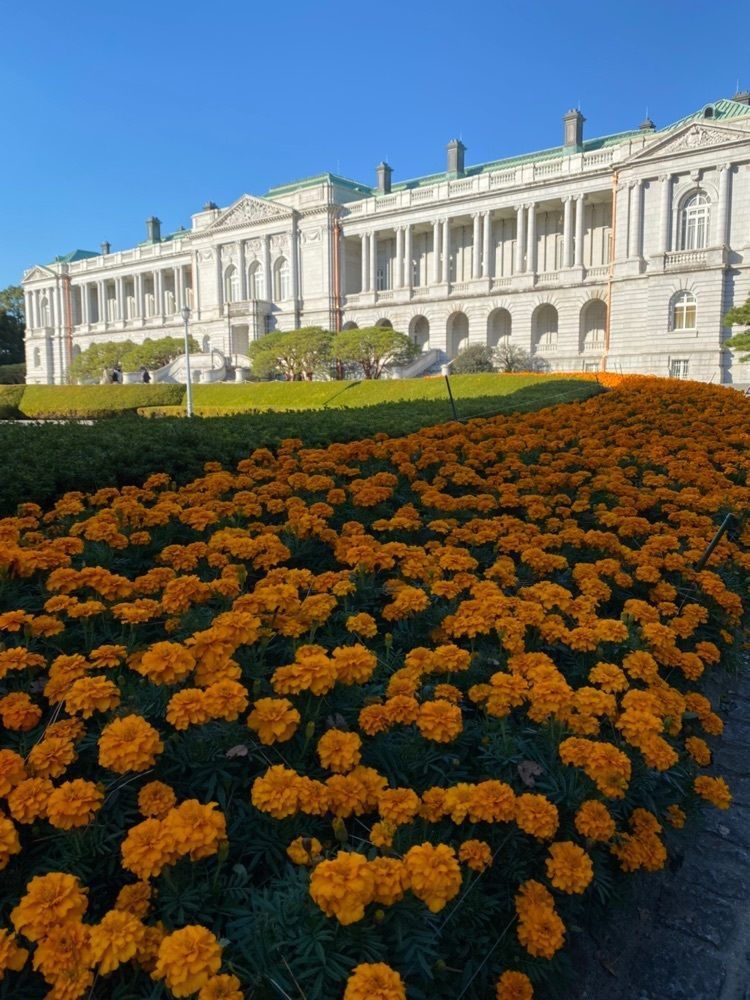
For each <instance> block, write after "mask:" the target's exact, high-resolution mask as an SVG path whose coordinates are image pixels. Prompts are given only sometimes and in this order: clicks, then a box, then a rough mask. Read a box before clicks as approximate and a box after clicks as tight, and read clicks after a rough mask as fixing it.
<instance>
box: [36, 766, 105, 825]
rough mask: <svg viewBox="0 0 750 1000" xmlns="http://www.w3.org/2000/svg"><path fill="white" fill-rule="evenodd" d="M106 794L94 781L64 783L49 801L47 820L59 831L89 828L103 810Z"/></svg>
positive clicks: (51, 795) (81, 779) (81, 780)
mask: <svg viewBox="0 0 750 1000" xmlns="http://www.w3.org/2000/svg"><path fill="white" fill-rule="evenodd" d="M103 800H104V793H103V792H102V790H101V788H99V786H98V785H95V784H94V782H93V781H84V779H83V778H76V779H75V780H74V781H64V782H63V783H62V784H61V785H59V786H58V787H57V788H56V789H55V790H54V791H53V792H52V793H51V794H50V796H49V798H48V799H47V818H48V819H49V821H50V823H51V824H52V826H54V827H57V829H58V830H72V829H74V827H78V826H87V825H88V824H89V823H90V822H91V820H92V819H93V818H94V816H95V815H96V813H97V812H99V809H101V805H102V802H103Z"/></svg>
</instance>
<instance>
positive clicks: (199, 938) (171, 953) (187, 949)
mask: <svg viewBox="0 0 750 1000" xmlns="http://www.w3.org/2000/svg"><path fill="white" fill-rule="evenodd" d="M220 968H221V945H220V944H219V942H218V941H217V939H216V937H215V936H214V935H213V934H212V933H211V931H209V930H208V929H207V928H206V927H201V926H200V925H199V924H189V925H188V926H187V927H183V928H181V929H180V930H178V931H174V933H172V934H168V935H167V936H166V937H165V938H164V940H163V941H162V942H161V944H160V945H159V955H158V958H157V961H156V969H155V970H154V973H153V978H154V979H163V980H164V982H165V983H166V985H167V988H168V989H169V990H171V992H172V995H173V996H176V997H189V996H190V995H191V994H193V993H196V992H197V991H198V990H199V989H201V988H202V987H203V986H205V985H206V983H207V982H208V981H209V980H210V979H211V977H212V976H214V975H216V973H217V972H218V971H219V969H220Z"/></svg>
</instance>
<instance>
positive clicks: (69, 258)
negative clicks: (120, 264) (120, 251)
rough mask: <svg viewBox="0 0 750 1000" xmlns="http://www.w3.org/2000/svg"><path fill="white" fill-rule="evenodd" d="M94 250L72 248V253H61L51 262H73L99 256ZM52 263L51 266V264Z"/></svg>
mask: <svg viewBox="0 0 750 1000" xmlns="http://www.w3.org/2000/svg"><path fill="white" fill-rule="evenodd" d="M99 256H100V255H99V254H98V253H95V252H94V251H93V250H71V251H70V253H64V254H60V256H58V257H55V259H54V260H53V261H52V262H51V264H72V263H74V261H77V260H86V258H87V257H99ZM51 264H50V265H49V266H51Z"/></svg>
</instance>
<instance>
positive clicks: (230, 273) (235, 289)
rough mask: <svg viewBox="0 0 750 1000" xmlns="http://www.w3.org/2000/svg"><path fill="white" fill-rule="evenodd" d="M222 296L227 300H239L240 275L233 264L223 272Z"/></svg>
mask: <svg viewBox="0 0 750 1000" xmlns="http://www.w3.org/2000/svg"><path fill="white" fill-rule="evenodd" d="M224 298H225V300H226V301H227V302H239V301H240V275H239V272H238V270H237V268H236V267H235V266H234V264H230V266H229V267H228V268H227V269H226V271H225V272H224Z"/></svg>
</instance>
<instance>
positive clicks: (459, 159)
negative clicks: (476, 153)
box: [445, 139, 466, 177]
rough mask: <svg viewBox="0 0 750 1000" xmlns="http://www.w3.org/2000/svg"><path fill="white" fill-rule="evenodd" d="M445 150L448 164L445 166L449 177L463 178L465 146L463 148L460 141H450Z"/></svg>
mask: <svg viewBox="0 0 750 1000" xmlns="http://www.w3.org/2000/svg"><path fill="white" fill-rule="evenodd" d="M445 148H446V150H447V151H448V163H447V166H446V170H447V172H448V174H449V175H450V176H451V177H463V175H464V153H465V152H466V146H464V144H463V143H462V142H461V140H460V139H451V141H450V142H449V143H448V145H447V146H446V147H445Z"/></svg>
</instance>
